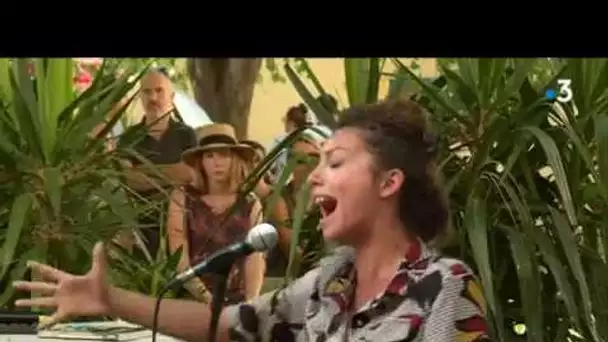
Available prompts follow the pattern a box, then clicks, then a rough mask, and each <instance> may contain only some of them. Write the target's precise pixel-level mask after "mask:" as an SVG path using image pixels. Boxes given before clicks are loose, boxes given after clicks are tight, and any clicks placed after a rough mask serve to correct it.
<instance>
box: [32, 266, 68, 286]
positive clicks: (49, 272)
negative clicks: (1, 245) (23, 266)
mask: <svg viewBox="0 0 608 342" xmlns="http://www.w3.org/2000/svg"><path fill="white" fill-rule="evenodd" d="M27 266H28V267H29V268H31V269H32V271H34V272H38V273H40V275H42V277H43V278H44V279H48V280H50V281H55V282H59V281H60V280H61V279H64V278H66V277H67V276H69V274H67V273H65V272H63V271H60V270H58V269H56V268H54V267H51V266H49V265H44V264H41V263H39V262H36V261H28V262H27Z"/></svg>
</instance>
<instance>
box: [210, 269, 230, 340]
mask: <svg viewBox="0 0 608 342" xmlns="http://www.w3.org/2000/svg"><path fill="white" fill-rule="evenodd" d="M232 265H233V263H232V262H231V263H226V265H225V266H224V267H222V268H221V269H219V270H217V271H216V272H214V273H213V291H212V295H213V297H212V298H211V321H210V322H209V335H208V339H207V340H208V341H209V342H215V341H216V340H217V328H218V326H219V323H220V316H221V314H222V308H223V306H224V300H225V296H226V288H227V286H228V275H229V274H230V270H232Z"/></svg>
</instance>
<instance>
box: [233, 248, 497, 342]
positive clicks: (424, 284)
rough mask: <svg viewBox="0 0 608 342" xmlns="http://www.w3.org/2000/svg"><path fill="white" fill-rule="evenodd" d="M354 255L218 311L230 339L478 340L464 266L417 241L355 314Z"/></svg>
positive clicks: (480, 312) (347, 251)
mask: <svg viewBox="0 0 608 342" xmlns="http://www.w3.org/2000/svg"><path fill="white" fill-rule="evenodd" d="M353 261H354V252H353V250H352V249H351V248H346V247H341V248H338V249H337V250H336V252H335V254H334V255H332V256H330V257H328V258H326V259H325V260H323V262H322V263H321V265H320V266H319V267H318V268H316V269H314V270H312V271H310V272H309V273H307V274H306V275H305V276H303V277H302V278H300V279H298V280H297V281H295V282H294V283H293V284H291V285H290V286H288V287H286V288H283V289H279V290H277V291H274V292H271V293H268V294H265V295H263V296H261V297H259V298H256V299H255V300H253V301H251V302H248V303H242V304H238V305H234V306H230V307H227V308H226V312H225V313H224V317H227V318H228V321H229V323H230V330H231V340H232V341H251V342H253V341H256V342H257V341H280V342H291V341H298V342H304V341H306V342H313V341H314V342H321V341H373V342H382V341H387V342H388V341H391V342H392V341H410V342H474V341H475V342H486V341H489V337H488V332H487V326H486V321H485V303H484V300H483V297H482V292H481V289H480V287H479V286H478V283H477V281H476V279H475V277H474V276H473V273H472V272H471V270H470V268H469V267H468V266H467V265H465V264H464V263H463V262H462V261H459V260H456V259H451V258H446V257H442V256H440V255H439V254H438V253H437V252H436V251H435V250H433V249H430V248H428V247H427V246H426V245H425V244H424V243H422V242H421V241H420V240H418V241H417V243H415V244H413V246H412V248H410V249H409V251H408V253H407V255H406V256H405V257H404V261H403V262H402V264H401V266H400V267H399V269H398V270H397V272H396V274H395V276H394V278H393V280H392V281H391V283H390V284H389V286H388V287H387V288H386V290H385V291H384V292H383V293H382V294H381V295H379V296H378V297H376V298H375V299H374V300H372V301H370V302H369V303H367V304H366V305H364V306H363V307H362V308H360V309H359V310H357V311H356V312H349V311H348V309H347V308H348V307H349V302H350V300H351V298H352V295H353V294H354V287H355V274H354V267H353V265H354V262H353Z"/></svg>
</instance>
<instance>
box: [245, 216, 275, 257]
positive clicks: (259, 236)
mask: <svg viewBox="0 0 608 342" xmlns="http://www.w3.org/2000/svg"><path fill="white" fill-rule="evenodd" d="M277 240H278V233H277V230H276V229H275V228H274V227H273V226H272V225H270V224H268V223H262V224H258V225H257V226H255V227H253V228H251V230H250V231H249V233H248V234H247V237H246V238H245V242H246V243H247V244H248V245H249V246H251V248H253V249H254V250H255V251H257V252H263V251H268V250H271V249H272V248H274V246H275V245H276V244H277Z"/></svg>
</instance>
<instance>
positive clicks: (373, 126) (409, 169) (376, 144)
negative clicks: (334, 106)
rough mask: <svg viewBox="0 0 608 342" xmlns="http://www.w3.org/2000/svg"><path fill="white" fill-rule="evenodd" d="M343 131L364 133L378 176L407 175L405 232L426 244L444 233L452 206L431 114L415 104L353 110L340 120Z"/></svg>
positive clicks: (401, 198) (403, 196) (403, 215)
mask: <svg viewBox="0 0 608 342" xmlns="http://www.w3.org/2000/svg"><path fill="white" fill-rule="evenodd" d="M340 128H355V129H358V130H360V131H361V132H362V137H363V140H364V141H365V143H366V145H367V149H368V150H369V152H370V153H372V154H373V155H374V156H375V157H376V161H377V165H376V166H377V167H378V171H381V170H389V169H400V170H401V171H403V173H404V174H405V181H404V183H403V186H402V188H401V189H400V195H399V202H400V203H399V207H400V210H399V212H400V216H401V221H402V222H403V224H404V225H405V226H406V229H408V231H409V232H411V233H414V234H415V235H417V236H418V237H420V238H421V239H422V240H423V241H425V242H428V241H430V240H433V239H435V238H436V237H438V236H439V235H441V234H443V233H444V232H445V231H446V229H447V226H448V221H449V211H448V203H447V198H446V195H445V193H444V189H443V186H442V185H441V184H440V177H439V172H438V168H437V163H436V157H437V156H436V155H437V153H436V152H437V139H436V137H435V135H434V134H433V133H432V132H431V128H430V125H429V123H428V120H427V113H426V111H425V110H424V109H423V108H422V107H421V106H420V105H419V104H417V103H415V102H413V101H386V102H381V103H377V104H368V105H360V106H354V107H352V108H349V109H347V110H345V111H344V112H342V114H341V115H340V119H339V122H338V129H340Z"/></svg>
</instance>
